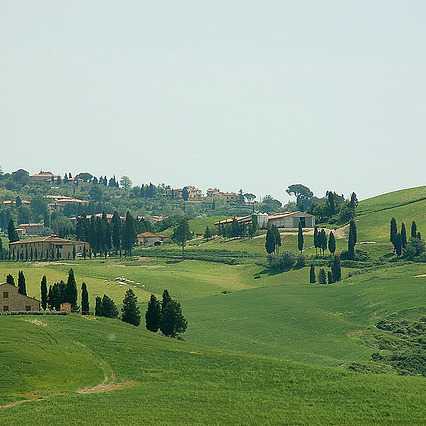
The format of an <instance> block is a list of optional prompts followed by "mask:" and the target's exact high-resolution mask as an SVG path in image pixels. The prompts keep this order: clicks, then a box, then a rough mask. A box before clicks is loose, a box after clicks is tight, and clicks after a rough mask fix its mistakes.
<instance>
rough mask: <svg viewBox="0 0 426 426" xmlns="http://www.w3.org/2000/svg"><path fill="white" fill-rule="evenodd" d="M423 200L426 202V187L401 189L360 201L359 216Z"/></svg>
mask: <svg viewBox="0 0 426 426" xmlns="http://www.w3.org/2000/svg"><path fill="white" fill-rule="evenodd" d="M422 200H426V186H418V187H416V188H409V189H401V190H399V191H393V192H389V193H387V194H382V195H377V196H376V197H372V198H368V199H367V200H363V201H360V203H359V205H358V208H357V214H358V215H359V216H361V215H364V214H367V213H373V212H378V211H382V210H387V209H390V208H395V207H399V206H405V205H407V204H411V203H415V202H418V201H422Z"/></svg>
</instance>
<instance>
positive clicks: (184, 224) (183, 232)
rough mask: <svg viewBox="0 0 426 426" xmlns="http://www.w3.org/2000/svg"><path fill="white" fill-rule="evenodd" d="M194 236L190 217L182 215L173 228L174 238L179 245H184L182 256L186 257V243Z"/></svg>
mask: <svg viewBox="0 0 426 426" xmlns="http://www.w3.org/2000/svg"><path fill="white" fill-rule="evenodd" d="M191 238H192V234H191V232H190V230H189V224H188V219H187V218H186V217H182V218H181V219H180V220H179V223H178V224H177V226H176V227H175V228H174V230H173V234H172V240H173V242H175V243H176V244H177V245H178V246H180V247H182V258H183V259H184V258H185V245H186V242H187V241H188V240H190V239H191Z"/></svg>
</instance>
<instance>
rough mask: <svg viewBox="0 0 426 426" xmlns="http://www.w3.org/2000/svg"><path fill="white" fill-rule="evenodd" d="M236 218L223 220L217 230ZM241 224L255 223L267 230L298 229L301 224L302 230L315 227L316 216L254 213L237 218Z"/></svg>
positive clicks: (301, 213) (298, 213)
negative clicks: (274, 227)
mask: <svg viewBox="0 0 426 426" xmlns="http://www.w3.org/2000/svg"><path fill="white" fill-rule="evenodd" d="M233 220H234V218H229V219H225V220H221V221H219V222H216V223H215V227H216V229H220V228H223V227H224V226H225V225H228V224H231V223H232V222H233ZM235 220H237V221H238V222H240V223H244V224H246V225H249V224H250V225H251V224H252V223H253V221H254V223H256V227H257V229H267V228H269V227H270V226H272V225H275V226H276V227H277V228H298V227H299V223H301V224H302V228H313V227H315V216H313V215H311V214H309V213H305V212H283V213H275V214H271V215H267V214H266V213H254V214H252V215H248V216H241V217H236V218H235Z"/></svg>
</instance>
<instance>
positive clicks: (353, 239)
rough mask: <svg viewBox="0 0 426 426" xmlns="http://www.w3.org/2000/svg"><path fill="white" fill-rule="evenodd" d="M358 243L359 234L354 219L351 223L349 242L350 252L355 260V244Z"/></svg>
mask: <svg viewBox="0 0 426 426" xmlns="http://www.w3.org/2000/svg"><path fill="white" fill-rule="evenodd" d="M356 242H357V232H356V225H355V221H354V220H353V219H352V220H351V221H350V222H349V240H348V252H349V254H350V256H351V258H352V259H353V258H354V257H355V244H356Z"/></svg>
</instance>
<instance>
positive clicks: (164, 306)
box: [145, 290, 188, 337]
mask: <svg viewBox="0 0 426 426" xmlns="http://www.w3.org/2000/svg"><path fill="white" fill-rule="evenodd" d="M145 323H146V328H147V330H149V331H152V332H153V333H156V332H157V331H158V330H161V332H162V333H163V334H164V335H165V336H169V337H176V336H177V335H178V334H180V333H184V332H185V331H186V328H187V326H188V321H187V320H186V319H185V317H184V316H183V314H182V308H181V306H180V303H179V302H177V301H176V300H173V299H172V298H171V296H170V294H169V292H168V291H167V290H164V291H163V299H162V301H161V302H160V301H159V300H157V298H156V297H155V296H154V295H153V294H151V298H150V300H149V302H148V308H147V311H146V313H145Z"/></svg>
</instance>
